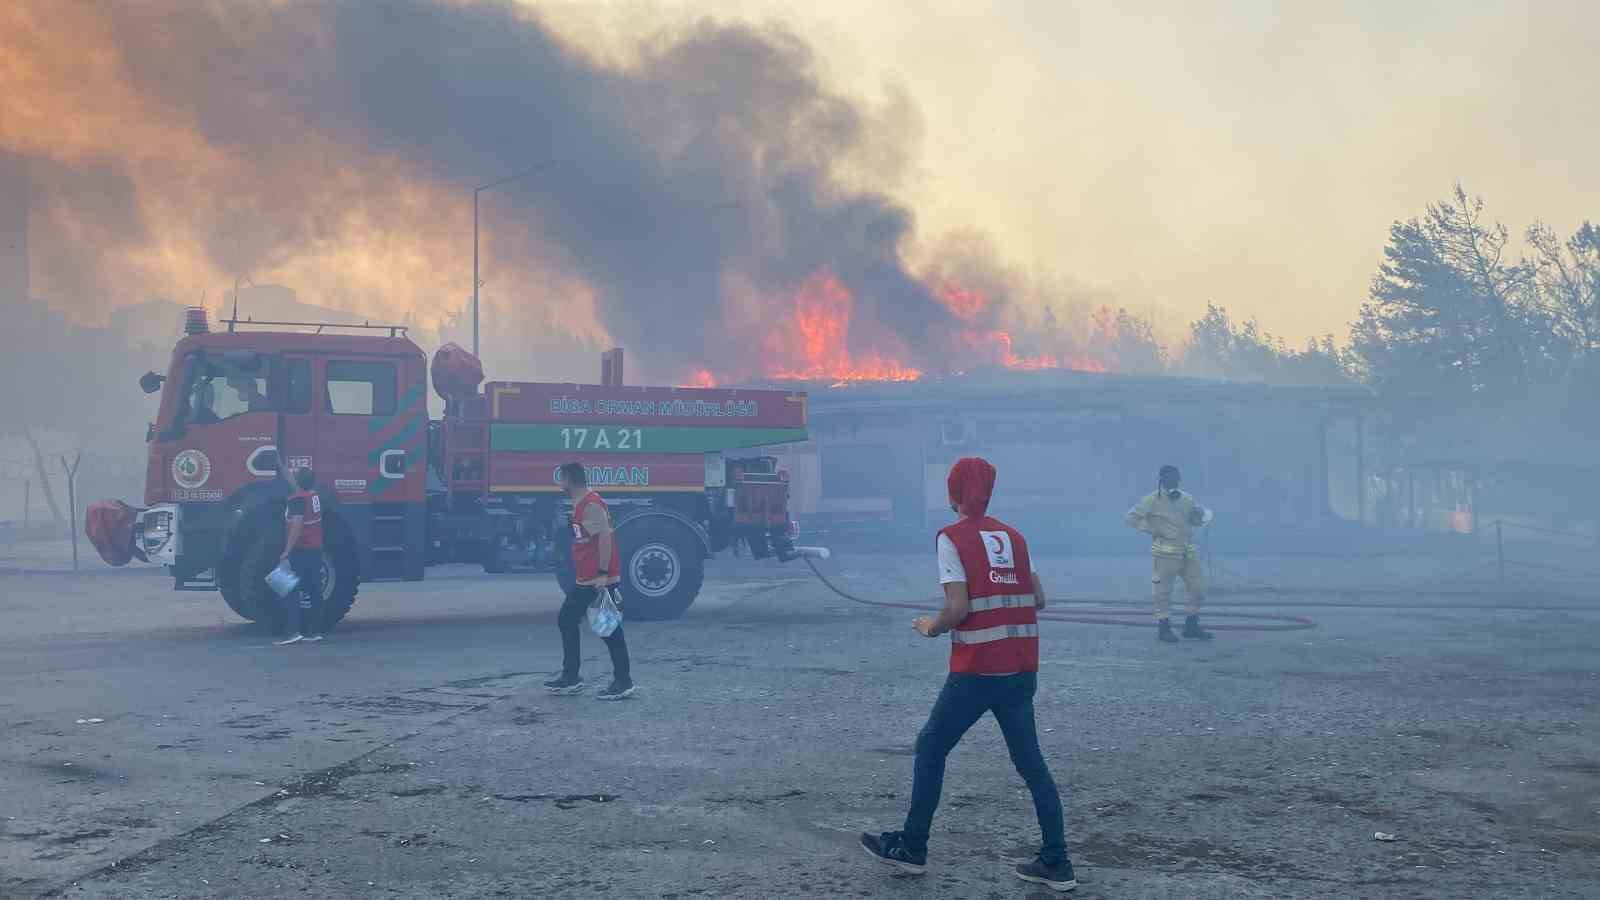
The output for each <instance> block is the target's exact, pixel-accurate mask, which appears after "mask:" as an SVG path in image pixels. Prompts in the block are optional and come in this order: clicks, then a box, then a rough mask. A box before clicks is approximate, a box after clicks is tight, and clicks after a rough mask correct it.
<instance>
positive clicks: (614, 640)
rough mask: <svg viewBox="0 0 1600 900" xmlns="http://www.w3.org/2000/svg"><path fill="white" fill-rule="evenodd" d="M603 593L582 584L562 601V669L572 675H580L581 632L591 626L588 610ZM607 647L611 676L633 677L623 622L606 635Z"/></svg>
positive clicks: (557, 619) (564, 673) (621, 678)
mask: <svg viewBox="0 0 1600 900" xmlns="http://www.w3.org/2000/svg"><path fill="white" fill-rule="evenodd" d="M598 596H599V593H598V592H597V591H596V590H595V589H594V588H592V587H587V586H585V585H581V584H580V585H578V586H577V587H575V588H573V589H572V593H570V594H568V595H567V599H566V601H565V602H563V603H562V604H561V614H560V615H559V616H557V617H556V625H557V626H559V627H560V628H561V673H562V674H563V675H567V676H569V677H573V678H576V677H577V676H578V664H579V662H580V661H581V660H580V659H579V656H578V634H579V632H580V631H581V630H582V629H583V628H586V627H588V620H587V613H588V611H589V604H591V603H593V602H594V601H595V598H596V597H598ZM605 642H606V649H607V650H609V651H611V677H613V678H615V679H616V680H618V681H629V680H631V673H630V672H629V671H628V641H627V639H626V638H624V637H623V636H622V626H621V625H618V626H617V630H616V631H613V632H611V634H610V635H609V636H608V637H606V638H605Z"/></svg>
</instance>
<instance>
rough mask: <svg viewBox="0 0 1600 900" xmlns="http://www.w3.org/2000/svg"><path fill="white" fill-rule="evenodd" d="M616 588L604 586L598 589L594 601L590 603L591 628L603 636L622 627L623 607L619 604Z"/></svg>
mask: <svg viewBox="0 0 1600 900" xmlns="http://www.w3.org/2000/svg"><path fill="white" fill-rule="evenodd" d="M616 590H617V589H616V588H611V587H603V588H598V589H597V590H596V596H595V599H594V602H593V603H591V604H589V628H590V629H592V630H593V631H594V633H595V634H598V635H600V636H601V637H603V638H604V637H610V636H611V633H612V632H613V631H616V630H617V629H618V628H620V627H622V608H621V607H620V606H618V605H617V601H616V598H615V597H614V596H613V595H614V594H615V593H616Z"/></svg>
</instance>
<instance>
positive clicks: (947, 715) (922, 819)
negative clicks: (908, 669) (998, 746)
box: [905, 672, 1067, 865]
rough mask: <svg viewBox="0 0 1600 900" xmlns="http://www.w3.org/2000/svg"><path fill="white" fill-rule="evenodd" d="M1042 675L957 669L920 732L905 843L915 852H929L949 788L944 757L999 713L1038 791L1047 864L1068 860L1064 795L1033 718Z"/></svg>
mask: <svg viewBox="0 0 1600 900" xmlns="http://www.w3.org/2000/svg"><path fill="white" fill-rule="evenodd" d="M1038 684H1039V678H1038V675H1037V674H1036V673H1033V672H1022V673H1020V674H1017V675H1001V676H994V675H957V674H954V673H952V674H951V675H950V677H949V678H948V679H947V680H946V681H945V683H944V690H942V691H940V692H939V699H938V701H937V702H935V703H934V704H933V712H932V713H930V714H929V715H928V724H926V725H924V726H922V731H921V733H919V734H918V735H917V762H916V767H915V770H914V773H915V774H914V776H913V779H912V783H911V812H909V813H907V814H906V827H905V841H906V844H907V846H909V847H910V848H911V849H913V850H918V851H922V852H926V851H927V848H928V831H929V829H931V828H932V827H933V813H934V810H936V809H938V807H939V795H940V794H941V793H942V792H943V791H944V761H945V757H947V756H949V755H950V751H951V750H954V749H955V746H956V744H958V743H960V742H961V737H962V735H964V734H966V733H967V729H969V728H971V727H972V726H973V725H974V724H975V723H976V722H977V721H978V720H979V719H981V718H983V714H984V713H986V712H992V713H994V720H995V721H996V722H998V723H999V724H1000V734H1001V735H1002V736H1004V737H1005V739H1006V749H1007V750H1009V751H1010V752H1011V764H1012V765H1014V766H1016V768H1017V774H1018V775H1021V776H1022V780H1023V781H1024V782H1026V783H1027V785H1028V791H1029V792H1030V793H1032V794H1033V810H1034V812H1035V813H1036V814H1037V815H1038V817H1039V830H1040V831H1041V832H1043V834H1044V845H1043V848H1042V849H1041V850H1040V851H1039V857H1040V859H1041V860H1042V861H1043V862H1044V863H1045V864H1046V865H1059V864H1060V863H1062V862H1065V861H1066V859H1067V837H1066V827H1065V826H1064V825H1063V824H1062V821H1061V795H1060V794H1059V793H1057V792H1056V783H1055V779H1053V778H1051V777H1050V767H1049V766H1048V765H1046V764H1045V761H1044V753H1042V752H1041V751H1040V750H1039V733H1038V731H1037V729H1036V728H1035V726H1034V722H1033V694H1034V691H1035V690H1036V689H1037V688H1038Z"/></svg>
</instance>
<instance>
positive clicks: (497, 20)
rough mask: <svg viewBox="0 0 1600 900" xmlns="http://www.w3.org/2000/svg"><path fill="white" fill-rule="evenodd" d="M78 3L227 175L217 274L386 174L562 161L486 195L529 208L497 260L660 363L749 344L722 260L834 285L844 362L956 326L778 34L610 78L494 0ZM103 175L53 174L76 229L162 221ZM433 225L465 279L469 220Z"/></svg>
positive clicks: (271, 255)
mask: <svg viewBox="0 0 1600 900" xmlns="http://www.w3.org/2000/svg"><path fill="white" fill-rule="evenodd" d="M35 6H36V7H37V8H36V10H35V11H36V12H42V11H43V10H44V9H45V7H44V6H43V5H40V4H35ZM92 6H93V12H94V18H95V19H96V25H97V28H98V29H99V30H100V33H101V36H102V37H103V39H104V40H105V41H106V42H107V43H108V44H109V45H110V46H114V47H116V48H117V49H118V51H119V52H120V53H121V54H122V56H123V76H124V77H125V78H126V79H127V81H128V88H129V90H130V91H131V92H132V93H134V94H136V95H139V96H142V97H147V98H151V100H152V104H153V107H154V108H155V109H157V110H159V111H160V113H161V115H164V116H167V117H169V118H170V119H171V120H173V121H175V122H187V123H191V125H192V128H193V129H195V130H197V131H198V132H199V133H200V134H201V135H202V136H203V138H204V141H205V144H206V145H207V146H208V147H209V148H211V149H212V150H214V151H220V152H222V153H224V154H226V155H227V156H228V157H229V158H231V159H232V160H234V161H236V162H237V163H238V165H237V167H236V171H237V172H238V173H239V174H240V177H241V178H243V179H248V183H236V184H230V185H227V186H225V187H226V191H227V193H226V194H224V195H221V196H219V195H217V193H216V192H217V190H218V189H219V188H222V187H224V186H219V185H195V187H196V188H197V189H198V190H197V196H196V197H194V200H193V204H192V205H191V206H190V207H189V208H188V214H189V215H192V216H193V217H194V219H195V220H196V222H198V223H199V227H197V228H196V229H195V233H196V234H197V235H199V236H201V239H202V240H204V241H205V247H204V251H205V254H206V256H207V257H208V260H209V262H210V263H211V264H212V265H213V266H214V267H215V268H216V269H217V270H218V271H221V272H235V271H245V270H250V269H252V268H258V267H262V266H271V265H274V264H279V263H282V262H284V261H285V260H289V259H292V258H293V257H295V256H296V254H300V253H303V252H305V251H306V250H307V248H311V247H317V246H321V245H325V244H326V243H328V242H330V241H336V240H338V239H339V237H340V235H341V234H343V233H344V232H341V230H340V223H341V222H342V221H344V220H343V219H342V218H341V217H342V216H343V215H344V214H345V213H347V212H348V210H349V209H352V208H368V207H370V208H372V209H374V210H375V213H374V214H375V215H377V214H381V212H382V210H384V209H385V207H384V204H383V201H381V200H380V201H378V202H376V203H375V202H374V200H373V198H374V196H376V197H379V198H381V197H383V195H384V194H385V193H387V192H388V191H390V190H391V189H392V187H393V185H392V184H390V183H388V182H387V181H386V179H388V178H393V179H399V180H405V179H408V178H410V179H418V178H420V179H422V180H424V181H427V182H431V183H433V184H435V185H437V186H439V187H440V188H441V189H440V190H438V191H436V192H434V193H433V194H431V195H430V196H431V197H432V198H433V199H434V200H435V201H441V200H442V201H448V202H451V203H460V204H462V205H465V204H466V202H467V201H468V200H469V199H470V195H471V188H472V186H473V184H474V183H475V182H477V181H479V180H480V179H489V178H493V177H496V176H499V175H501V174H505V173H510V172H515V171H518V170H520V169H523V168H525V167H527V166H528V165H529V164H530V163H534V162H539V161H544V160H560V163H559V164H557V165H556V166H555V167H553V168H551V169H549V170H548V171H546V172H543V173H541V174H539V175H536V176H534V177H533V178H531V179H528V180H527V181H525V182H520V183H518V184H516V185H508V186H507V187H505V188H503V189H500V190H497V191H496V192H495V197H494V203H495V204H496V207H495V208H496V210H497V213H496V215H497V216H498V217H500V218H501V219H502V220H504V219H505V218H513V217H515V218H521V219H522V220H524V221H526V222H527V223H531V226H530V227H529V228H528V230H527V231H526V232H525V233H524V234H525V236H524V237H519V238H507V237H505V236H504V234H503V233H502V234H501V235H500V236H499V237H498V238H497V243H496V245H495V253H496V256H497V257H498V258H505V257H507V256H513V257H521V258H523V259H526V260H529V261H532V262H534V263H535V265H534V267H533V268H532V270H531V271H556V272H561V273H563V274H565V275H568V276H575V277H577V278H578V279H581V280H582V281H583V282H585V283H587V284H588V285H590V286H591V287H592V288H593V289H594V291H595V295H596V302H597V306H598V315H599V319H600V321H601V322H602V323H603V325H604V326H605V328H606V329H607V330H608V331H609V332H610V333H611V335H612V336H613V337H614V338H615V339H617V340H618V341H620V343H621V344H622V345H623V346H626V347H628V348H629V349H630V352H632V353H634V354H635V355H636V357H641V358H642V361H645V362H647V363H648V362H654V363H656V364H657V366H656V367H653V368H655V369H656V370H657V371H666V370H669V369H670V368H671V367H674V366H676V367H679V368H681V367H683V366H695V365H699V364H702V362H703V361H714V360H721V359H726V358H727V356H728V354H729V352H730V350H733V351H734V352H748V351H752V350H755V349H756V348H755V347H754V346H750V347H741V344H742V343H743V342H742V341H741V338H743V337H744V336H742V335H737V334H735V335H730V334H728V333H727V328H726V327H724V325H723V323H724V319H725V316H724V300H725V290H726V284H727V281H726V279H727V277H728V276H730V275H737V276H739V277H740V278H741V279H743V280H744V282H745V283H748V284H752V285H754V286H755V287H756V289H757V290H758V291H759V292H760V294H761V296H762V297H763V298H766V299H767V300H769V301H770V302H772V303H774V304H779V303H781V302H782V301H783V298H784V297H786V296H787V295H789V294H790V293H792V292H793V290H794V289H795V288H797V287H798V286H799V285H800V283H802V282H803V281H804V280H805V279H806V278H807V277H808V276H810V275H812V274H813V273H815V272H817V271H819V270H828V271H831V272H833V273H834V274H835V275H836V276H837V277H838V278H839V279H840V280H841V281H843V282H844V283H845V284H846V285H847V286H848V288H849V289H850V291H851V292H852V294H853V295H854V298H855V309H854V314H853V317H852V321H851V332H850V339H851V343H852V347H851V349H852V351H863V352H864V351H866V350H868V349H870V348H872V347H875V346H881V345H882V343H883V342H884V341H885V340H888V339H891V338H893V337H894V336H898V337H899V339H900V340H901V341H902V342H904V343H905V344H909V345H910V346H911V347H913V348H916V347H924V346H926V347H929V348H930V349H931V348H932V347H933V346H934V345H935V344H936V343H937V340H936V338H937V335H938V333H939V332H940V331H941V329H944V330H948V329H950V328H953V327H955V322H954V320H953V319H952V317H951V316H950V314H949V312H948V311H947V309H946V308H945V306H944V305H943V304H941V303H940V302H939V300H938V299H937V298H936V297H934V296H933V295H932V294H931V293H930V291H929V289H928V287H927V286H925V285H924V284H923V283H922V282H921V281H920V280H919V279H918V278H917V277H915V276H914V275H913V274H912V273H910V272H909V271H908V270H907V267H906V264H905V263H904V261H903V259H902V250H903V248H904V245H905V243H906V242H907V240H908V239H909V238H910V237H911V236H912V230H913V221H912V217H911V215H910V213H909V212H908V211H907V210H906V209H905V208H903V207H902V206H900V205H899V204H897V203H895V202H893V201H892V200H890V199H889V198H888V197H887V196H885V195H881V194H878V193H874V192H872V191H869V190H861V189H859V188H852V187H849V186H847V185H846V183H845V182H846V179H845V178H843V177H841V166H842V165H844V164H846V163H847V162H848V161H850V160H871V161H872V162H873V164H875V165H876V166H877V167H878V169H879V174H882V175H884V176H885V180H886V182H892V179H893V178H894V177H897V175H898V173H895V172H892V171H887V172H885V171H883V170H884V169H888V168H892V167H893V166H894V165H896V161H903V160H904V159H905V158H906V157H907V156H908V153H907V152H906V150H905V149H904V148H902V147H900V146H898V145H899V143H900V139H899V138H898V137H897V135H895V134H891V133H885V132H884V131H883V130H881V129H875V128H874V123H873V121H872V120H871V119H870V117H869V116H868V115H867V114H866V113H865V112H864V111H863V110H862V109H860V108H859V107H858V106H857V105H856V104H854V103H852V102H851V101H849V100H847V99H845V98H843V97H841V96H838V95H836V94H833V93H830V92H829V91H828V90H826V89H825V88H824V87H823V86H822V85H821V83H820V81H819V78H818V73H817V71H816V67H815V65H814V60H813V58H812V55H811V51H810V50H809V48H808V47H807V46H806V45H805V44H803V43H802V42H801V41H800V40H799V39H797V38H796V37H795V36H794V35H792V34H790V33H788V32H786V31H784V30H782V29H780V28H753V27H747V26H737V25H720V24H714V23H711V22H709V21H706V22H701V23H698V24H695V25H693V26H691V27H688V28H687V29H684V30H681V31H678V32H674V33H670V34H662V35H659V36H657V37H656V38H655V39H654V40H652V41H650V42H649V43H647V44H646V45H645V46H644V47H643V48H642V51H641V53H640V54H639V56H638V59H637V61H636V63H634V64H632V65H630V66H628V67H627V68H625V69H619V68H614V67H606V66H602V65H600V64H598V63H597V62H595V61H593V60H591V59H590V58H588V57H586V56H585V55H584V54H583V53H582V52H581V51H580V50H578V49H576V48H573V47H569V46H566V45H564V44H563V43H561V42H560V41H559V40H558V39H557V38H556V37H555V36H554V35H553V33H552V32H551V31H550V30H549V29H547V28H546V27H544V26H543V25H542V24H541V22H540V21H539V19H538V17H537V15H536V14H535V13H534V12H531V11H529V10H527V9H525V8H521V7H518V6H516V5H514V4H511V3H449V2H428V0H388V2H371V3H368V2H363V3H282V4H269V5H246V4H221V3H218V4H206V5H203V6H197V5H195V4H192V3H188V2H181V0H166V2H156V3H148V2H140V3H113V4H93V5H92ZM75 9H76V12H77V13H79V14H80V15H81V14H83V13H84V9H83V8H82V7H75ZM63 112H64V113H66V114H70V113H71V111H70V110H63ZM885 148H888V149H885ZM123 181H124V176H123V175H122V174H120V173H119V172H118V171H117V166H116V162H115V159H114V157H110V158H107V159H106V160H104V161H102V162H101V163H100V164H99V165H98V166H96V167H93V168H82V169H80V170H78V172H77V178H75V179H65V178H54V179H50V180H49V183H50V184H54V185H66V186H70V187H63V188H61V189H62V190H72V191H76V192H78V193H79V194H80V196H70V197H69V196H64V195H63V196H58V197H57V198H56V200H57V203H56V204H55V205H56V206H57V207H58V208H60V207H63V206H67V207H71V208H73V209H77V210H94V211H96V212H95V213H94V214H95V215H104V216H107V217H110V218H108V219H107V221H106V222H102V223H101V225H100V228H99V232H100V233H97V234H95V235H94V237H95V239H96V240H97V241H99V240H116V241H120V242H135V241H138V240H141V239H144V238H146V237H148V233H149V232H150V231H151V230H156V229H159V228H160V227H161V225H160V223H152V222H144V221H141V220H140V218H139V215H138V213H137V211H136V210H137V207H136V206H135V205H133V204H130V203H123V202H118V201H117V200H116V198H118V197H120V196H122V195H123V194H125V193H126V191H127V188H126V186H125V184H123ZM174 181H176V182H177V183H179V184H181V179H175V178H173V177H169V178H168V179H167V181H166V183H167V184H168V185H171V184H173V183H174ZM101 188H105V190H104V192H103V193H101V192H100V191H101ZM84 192H94V193H96V195H97V197H98V198H99V200H92V201H87V202H86V198H85V197H83V196H81V194H82V193H84ZM101 201H105V202H101ZM411 215H413V218H411V219H410V220H409V221H399V222H395V221H389V222H384V221H379V222H375V223H374V224H376V225H378V226H382V227H390V228H405V227H408V226H412V225H414V224H415V225H418V226H419V227H423V228H428V227H430V224H429V223H427V222H426V218H427V216H426V211H423V212H422V213H421V214H417V213H416V212H415V211H412V213H411ZM451 215H452V216H457V217H458V216H459V213H455V212H452V213H451ZM452 221H459V219H458V218H456V219H453V220H452ZM112 222H115V225H114V226H113V225H112V224H111V223H112ZM431 227H434V228H435V229H437V224H436V223H434V224H433V225H432V226H431ZM501 230H502V232H507V231H510V229H504V228H502V229H501ZM113 231H114V232H115V236H114V237H113V236H112V235H110V234H107V233H106V232H113ZM441 237H442V238H448V239H449V240H452V241H455V242H456V243H455V244H454V245H453V246H454V248H459V249H460V251H462V254H461V256H460V257H458V258H457V261H458V263H459V264H460V265H461V266H462V271H463V272H464V271H466V267H467V266H469V265H470V259H468V258H466V257H465V252H464V251H466V250H467V249H468V247H467V246H465V242H466V241H467V240H468V238H467V235H465V234H461V233H459V232H458V233H454V234H450V235H447V236H441ZM511 241H518V242H519V243H517V244H510V242H511ZM88 246H89V247H93V246H94V244H92V243H91V244H90V245H88ZM78 249H79V251H80V252H81V251H82V250H83V249H84V248H78ZM446 258H448V257H446ZM84 261H85V262H86V263H88V264H89V266H90V267H92V259H86V260H84ZM74 287H75V288H78V289H83V288H84V285H83V284H82V283H81V281H80V282H79V283H78V284H76V285H74ZM501 290H502V293H504V292H505V290H506V289H505V288H504V287H502V289H501ZM527 293H528V294H529V295H530V296H536V295H537V290H536V286H530V289H529V290H528V292H527ZM530 302H537V301H530ZM555 302H558V303H559V299H556V301H555ZM787 314H788V311H787V310H784V309H781V308H775V309H772V310H770V315H771V316H773V317H781V316H784V315H787ZM750 343H752V344H753V343H755V342H750Z"/></svg>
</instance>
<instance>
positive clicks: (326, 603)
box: [223, 517, 361, 632]
mask: <svg viewBox="0 0 1600 900" xmlns="http://www.w3.org/2000/svg"><path fill="white" fill-rule="evenodd" d="M325 521H326V523H327V524H326V525H325V526H324V534H325V535H326V542H325V543H324V545H323V552H322V615H323V618H322V630H323V631H329V630H332V628H333V627H334V626H335V625H338V624H339V622H340V621H341V620H343V619H344V617H345V615H346V614H347V613H349V612H350V607H352V606H354V605H355V602H356V593H357V592H358V591H359V590H360V581H361V577H360V576H361V573H360V557H359V554H358V552H357V548H356V542H355V539H354V537H352V536H351V534H350V529H349V528H347V527H346V526H345V525H344V523H343V522H341V521H340V520H338V519H335V518H332V517H328V518H327V519H326V520H325ZM241 537H243V536H241ZM282 554H283V528H282V526H279V527H277V528H276V529H274V528H271V527H267V528H259V529H257V530H256V533H255V534H254V535H252V536H250V538H248V540H247V543H246V546H245V550H244V554H243V557H242V559H241V560H240V564H239V565H238V566H237V567H236V568H235V572H234V580H235V584H236V588H235V596H236V597H237V598H238V605H235V601H233V600H229V601H228V606H229V608H231V609H232V610H233V611H234V612H236V613H238V614H239V615H241V616H243V617H245V618H246V619H249V620H251V621H252V622H255V623H257V624H259V625H262V626H264V627H266V628H267V629H268V630H270V631H273V632H277V631H279V630H281V629H282V628H283V625H284V601H283V600H282V599H281V598H279V597H278V596H277V595H276V594H274V593H272V589H271V588H269V587H267V582H266V578H267V573H268V572H271V571H272V569H273V567H275V566H277V564H278V560H279V558H280V557H281V556H282ZM227 597H228V594H227V593H226V592H224V594H223V598H224V599H227Z"/></svg>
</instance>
